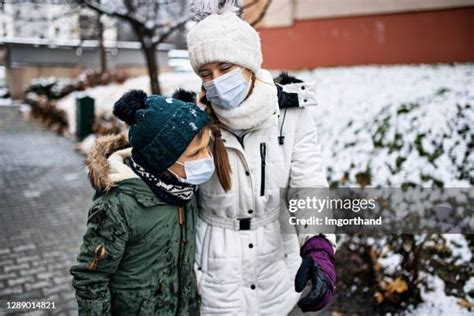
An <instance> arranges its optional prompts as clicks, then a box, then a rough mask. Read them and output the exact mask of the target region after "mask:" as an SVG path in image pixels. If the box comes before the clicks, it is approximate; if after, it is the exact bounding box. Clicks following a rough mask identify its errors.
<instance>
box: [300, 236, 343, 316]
mask: <svg viewBox="0 0 474 316" xmlns="http://www.w3.org/2000/svg"><path fill="white" fill-rule="evenodd" d="M301 253H302V257H303V261H302V263H301V266H300V268H299V269H298V272H297V273H296V277H295V290H296V292H298V293H300V292H301V291H303V289H304V287H305V286H306V283H307V282H308V281H309V280H311V291H310V292H309V293H308V294H306V295H305V296H304V297H303V298H302V299H301V300H300V301H299V302H298V306H299V307H300V308H301V310H302V311H303V312H308V311H319V310H321V309H322V308H324V307H325V306H326V305H327V304H328V303H329V301H330V300H331V298H332V297H333V295H334V290H335V286H334V284H335V281H336V274H335V270H334V253H333V250H332V246H331V244H330V243H329V241H328V240H327V239H326V238H324V237H323V236H316V237H313V238H311V239H310V240H308V241H307V242H306V243H305V245H304V246H303V247H302V249H301Z"/></svg>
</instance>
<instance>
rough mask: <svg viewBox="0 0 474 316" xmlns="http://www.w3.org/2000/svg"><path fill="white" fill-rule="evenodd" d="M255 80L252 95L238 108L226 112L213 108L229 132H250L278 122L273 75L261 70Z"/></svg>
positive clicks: (216, 107)
mask: <svg viewBox="0 0 474 316" xmlns="http://www.w3.org/2000/svg"><path fill="white" fill-rule="evenodd" d="M255 78H256V79H255V85H254V88H253V91H252V93H251V94H250V95H249V96H248V97H247V99H246V100H245V101H243V102H242V103H241V104H240V105H239V106H238V107H236V108H233V109H230V110H225V109H222V108H219V107H218V106H213V109H214V112H215V113H216V116H217V117H218V119H219V121H220V122H221V123H222V124H223V125H224V126H226V127H227V128H228V129H229V130H246V131H250V130H253V129H258V128H262V127H263V126H267V124H272V123H275V122H278V115H279V114H280V109H279V107H278V93H277V88H276V86H275V84H274V82H273V77H272V75H271V73H270V72H269V71H268V70H265V69H260V70H259V71H258V72H257V73H256V74H255Z"/></svg>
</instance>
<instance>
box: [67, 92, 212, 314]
mask: <svg viewBox="0 0 474 316" xmlns="http://www.w3.org/2000/svg"><path fill="white" fill-rule="evenodd" d="M114 114H115V115H116V116H117V117H119V118H120V119H122V120H123V121H125V122H126V123H127V124H128V125H130V130H129V137H128V138H129V139H128V140H127V138H126V136H123V135H117V136H105V137H102V138H99V139H98V140H97V141H96V143H95V145H94V147H93V149H92V150H91V152H90V153H89V155H88V158H87V161H86V164H87V166H88V168H89V178H90V180H91V183H92V185H93V187H94V188H95V189H96V192H97V193H96V196H95V197H94V200H93V203H92V206H91V208H90V210H89V216H88V220H87V230H86V233H85V234H84V238H83V243H82V245H81V248H80V252H79V255H78V257H77V263H76V264H75V265H74V266H72V267H71V269H70V272H71V274H72V275H73V286H74V288H75V290H76V297H77V301H78V307H79V314H80V315H88V316H89V315H127V316H128V315H196V314H199V301H200V297H199V294H198V291H197V285H196V278H195V274H194V270H193V262H194V252H195V236H194V229H195V227H194V226H195V221H196V215H197V208H196V202H195V197H194V193H195V191H196V189H197V185H198V184H200V183H202V182H205V181H207V180H208V179H209V178H210V177H211V176H212V174H213V173H214V163H213V160H212V155H211V154H210V151H209V148H208V144H209V130H208V128H207V124H208V116H207V114H206V113H205V112H203V111H202V110H201V109H200V108H199V107H197V106H196V105H195V104H194V103H191V102H184V101H180V100H177V99H175V98H166V97H161V96H156V95H152V96H149V97H147V96H146V94H145V93H144V92H142V91H137V90H132V91H130V92H128V93H126V94H125V95H124V96H123V97H122V98H120V100H119V101H117V102H116V104H115V106H114Z"/></svg>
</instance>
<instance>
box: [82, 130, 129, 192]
mask: <svg viewBox="0 0 474 316" xmlns="http://www.w3.org/2000/svg"><path fill="white" fill-rule="evenodd" d="M131 151H132V148H131V147H130V145H129V143H128V137H127V135H124V134H119V135H107V136H103V137H100V138H98V139H97V140H96V142H95V143H94V146H93V147H92V149H91V151H90V152H89V154H88V155H87V159H86V161H85V164H86V166H87V168H88V170H89V181H90V183H91V185H92V187H93V188H94V189H95V190H97V191H99V192H106V191H109V190H110V189H111V188H112V187H113V186H114V183H116V182H119V181H122V180H125V179H129V178H138V176H137V175H136V174H135V173H134V172H133V170H132V169H130V168H129V167H128V166H127V165H125V164H124V162H123V160H124V159H125V158H126V157H129V156H130V155H131Z"/></svg>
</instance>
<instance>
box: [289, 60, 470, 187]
mask: <svg viewBox="0 0 474 316" xmlns="http://www.w3.org/2000/svg"><path fill="white" fill-rule="evenodd" d="M298 75H299V76H300V77H301V78H303V79H304V80H313V81H315V83H316V86H317V90H318V103H319V105H318V106H317V107H315V109H314V115H315V118H316V121H317V124H318V126H319V135H320V142H321V145H322V148H323V154H324V162H325V164H326V167H327V169H328V177H329V180H330V181H340V180H341V179H343V178H345V177H344V175H345V173H347V174H346V177H347V178H348V182H347V183H346V185H347V184H351V183H355V178H356V175H357V174H360V173H367V171H369V176H370V177H371V185H381V186H401V185H402V184H407V183H414V184H423V185H425V186H432V185H443V186H445V187H466V186H470V185H472V183H473V176H474V153H473V150H472V147H473V143H474V139H473V137H474V136H473V134H474V131H473V127H472V126H473V122H474V110H473V106H474V89H472V87H474V66H473V65H472V64H464V65H462V64H461V65H418V66H383V67H379V66H363V67H340V68H326V69H316V70H314V71H306V72H301V73H299V74H298Z"/></svg>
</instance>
